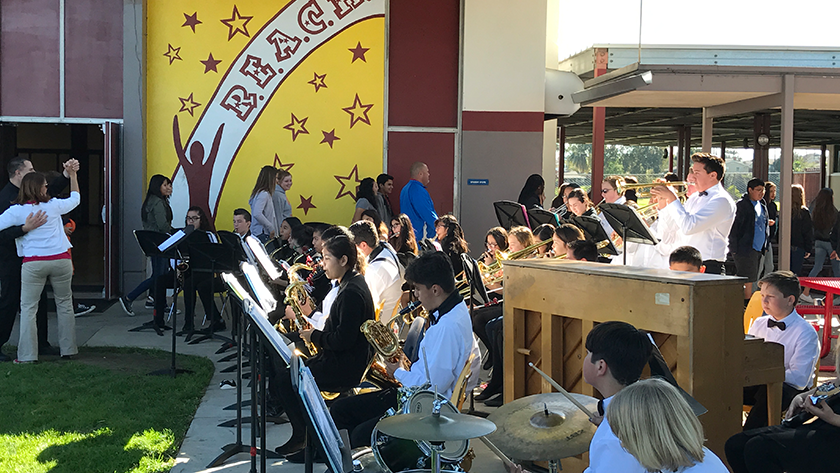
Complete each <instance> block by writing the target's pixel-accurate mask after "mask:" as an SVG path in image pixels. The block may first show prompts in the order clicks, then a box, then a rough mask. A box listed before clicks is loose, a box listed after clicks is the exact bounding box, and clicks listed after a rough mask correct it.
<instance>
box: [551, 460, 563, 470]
mask: <svg viewBox="0 0 840 473" xmlns="http://www.w3.org/2000/svg"><path fill="white" fill-rule="evenodd" d="M562 469H563V466H562V465H560V460H549V461H548V473H560V471H561V470H562Z"/></svg>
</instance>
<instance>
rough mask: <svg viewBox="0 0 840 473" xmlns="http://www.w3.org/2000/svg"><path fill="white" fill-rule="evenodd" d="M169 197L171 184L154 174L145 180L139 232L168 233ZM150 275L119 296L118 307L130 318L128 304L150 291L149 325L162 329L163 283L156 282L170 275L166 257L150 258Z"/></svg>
mask: <svg viewBox="0 0 840 473" xmlns="http://www.w3.org/2000/svg"><path fill="white" fill-rule="evenodd" d="M171 196H172V181H171V180H170V179H169V178H168V177H166V176H164V175H162V174H155V175H154V176H152V178H151V179H149V188H148V190H147V191H146V198H145V199H144V200H143V206H142V207H141V208H140V219H141V220H142V222H143V230H151V231H155V232H161V233H171V232H172V207H170V206H169V198H170V197H171ZM151 261H152V275H151V276H150V277H149V278H148V279H146V280H145V281H143V282H141V283H140V284H138V285H137V287H135V288H134V290H132V291H131V292H129V293H128V294H127V295H125V296H122V297H120V305H121V306H122V308H123V310H124V311H125V313H126V314H128V315H129V316H131V317H134V315H135V314H134V309H133V308H132V307H131V306H132V303H133V302H134V301H135V300H136V299H137V298H138V297H140V296H141V295H142V294H143V293H144V292H146V291H148V290H150V289H151V292H150V294H149V295H150V296H152V298H153V299H154V302H153V307H154V311H155V318H154V321H153V323H155V324H156V325H158V326H160V327H163V313H164V312H165V311H166V283H165V280H164V279H161V281H160V282H161V283H160V285H158V284H157V283H156V281H157V280H158V278H159V276H162V275H164V274H168V273H169V272H170V268H169V260H168V259H167V258H161V257H152V258H151ZM158 312H159V314H158Z"/></svg>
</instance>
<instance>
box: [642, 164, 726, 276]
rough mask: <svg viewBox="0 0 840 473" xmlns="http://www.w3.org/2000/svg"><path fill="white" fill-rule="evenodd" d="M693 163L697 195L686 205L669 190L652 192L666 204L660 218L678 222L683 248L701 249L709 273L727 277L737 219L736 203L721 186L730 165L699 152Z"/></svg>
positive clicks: (679, 238)
mask: <svg viewBox="0 0 840 473" xmlns="http://www.w3.org/2000/svg"><path fill="white" fill-rule="evenodd" d="M691 161H692V162H693V164H692V165H691V170H690V171H689V172H690V173H691V174H692V180H693V181H694V182H695V187H696V189H697V192H696V193H695V194H693V195H692V196H691V197H689V198H688V200H687V201H686V202H685V205H683V204H682V203H681V202H680V201H679V199H677V196H676V194H674V191H673V190H672V189H671V188H669V187H665V186H656V187H653V188H652V189H651V191H650V193H651V195H652V196H653V197H656V198H657V199H660V201H661V202H664V203H665V207H664V208H662V210H660V211H659V215H660V216H663V217H666V218H670V219H671V220H672V221H673V222H674V227H675V228H676V229H677V233H678V240H679V245H680V246H693V247H694V248H697V249H698V250H700V254H701V255H703V264H704V265H705V266H706V272H707V273H709V274H725V269H724V262H725V261H726V253H727V248H728V246H729V230H730V229H731V228H732V222H733V221H734V220H735V201H733V200H732V197H731V196H730V195H729V192H727V191H726V189H724V188H723V185H721V181H722V180H723V175H724V173H725V171H726V163H725V161H724V160H723V159H721V158H719V157H717V156H712V155H711V154H709V153H695V154H693V155H692V156H691Z"/></svg>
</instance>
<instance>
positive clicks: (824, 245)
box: [808, 240, 840, 278]
mask: <svg viewBox="0 0 840 473" xmlns="http://www.w3.org/2000/svg"><path fill="white" fill-rule="evenodd" d="M832 251H834V249H833V248H832V247H831V242H830V241H824V240H816V241H815V242H814V269H812V270H811V272H810V273H809V274H808V277H809V278H813V277H815V276H817V275H818V274H820V271H822V268H823V264H825V259H826V258H828V256H829V255H830V254H831V252H832ZM831 270H832V272H833V274H832V275H833V276H834V277H835V278H836V277H838V276H840V260H836V259H833V260H831Z"/></svg>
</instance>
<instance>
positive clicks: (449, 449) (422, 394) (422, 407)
mask: <svg viewBox="0 0 840 473" xmlns="http://www.w3.org/2000/svg"><path fill="white" fill-rule="evenodd" d="M438 397H439V398H440V399H441V400H443V401H445V402H444V403H443V404H442V405H441V406H440V412H441V414H460V413H459V412H458V409H456V408H455V406H453V405H452V403H451V402H449V400H448V399H445V398H443V396H441V395H440V394H438ZM434 401H435V393H434V391H417V392H416V393H414V394H413V395H412V396H411V398H410V399H409V400H408V404H406V405H405V406H403V413H404V414H431V413H432V409H433V408H434V406H433V405H432V404H433V403H434ZM417 444H418V446H419V447H420V449H421V450H422V451H423V453H424V454H425V455H426V456H431V454H432V448H431V446H430V445H429V444H428V442H422V441H421V442H417ZM469 449H470V441H469V440H450V441H449V442H446V443H445V444H444V449H443V451H441V452H440V460H441V462H444V463H458V462H460V461H461V460H463V458H464V456H466V454H467V451H468V450H469Z"/></svg>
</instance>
